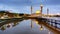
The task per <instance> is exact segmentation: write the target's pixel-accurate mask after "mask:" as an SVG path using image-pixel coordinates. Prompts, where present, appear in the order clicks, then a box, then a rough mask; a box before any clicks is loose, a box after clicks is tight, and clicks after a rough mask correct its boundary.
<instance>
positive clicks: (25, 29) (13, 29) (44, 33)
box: [0, 19, 55, 34]
mask: <svg viewBox="0 0 60 34" xmlns="http://www.w3.org/2000/svg"><path fill="white" fill-rule="evenodd" d="M43 23H45V22H42V21H39V20H37V19H28V20H25V19H21V20H11V21H7V22H5V23H0V24H1V25H0V33H1V34H8V33H9V34H53V33H54V32H52V31H50V30H51V29H49V28H47V26H46V25H44V24H43ZM54 34H55V33H54Z"/></svg>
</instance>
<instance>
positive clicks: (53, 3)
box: [0, 0, 60, 14]
mask: <svg viewBox="0 0 60 34" xmlns="http://www.w3.org/2000/svg"><path fill="white" fill-rule="evenodd" d="M40 4H43V13H44V14H46V12H47V11H46V9H47V8H49V13H51V14H57V13H60V0H0V10H9V11H10V12H15V13H28V14H30V12H31V11H30V6H31V5H32V6H33V13H34V12H36V11H37V10H40Z"/></svg>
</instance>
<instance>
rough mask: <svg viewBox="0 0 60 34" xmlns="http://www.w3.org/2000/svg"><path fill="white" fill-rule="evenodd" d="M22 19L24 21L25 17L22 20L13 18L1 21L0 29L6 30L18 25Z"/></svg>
mask: <svg viewBox="0 0 60 34" xmlns="http://www.w3.org/2000/svg"><path fill="white" fill-rule="evenodd" d="M21 21H23V19H21V20H12V22H11V21H6V22H4V23H0V24H1V25H0V30H2V31H4V30H6V29H7V28H12V27H14V26H16V25H18V24H19V22H21Z"/></svg>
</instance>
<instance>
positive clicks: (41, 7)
mask: <svg viewBox="0 0 60 34" xmlns="http://www.w3.org/2000/svg"><path fill="white" fill-rule="evenodd" d="M42 10H43V5H42V4H41V5H40V15H41V17H42Z"/></svg>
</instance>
